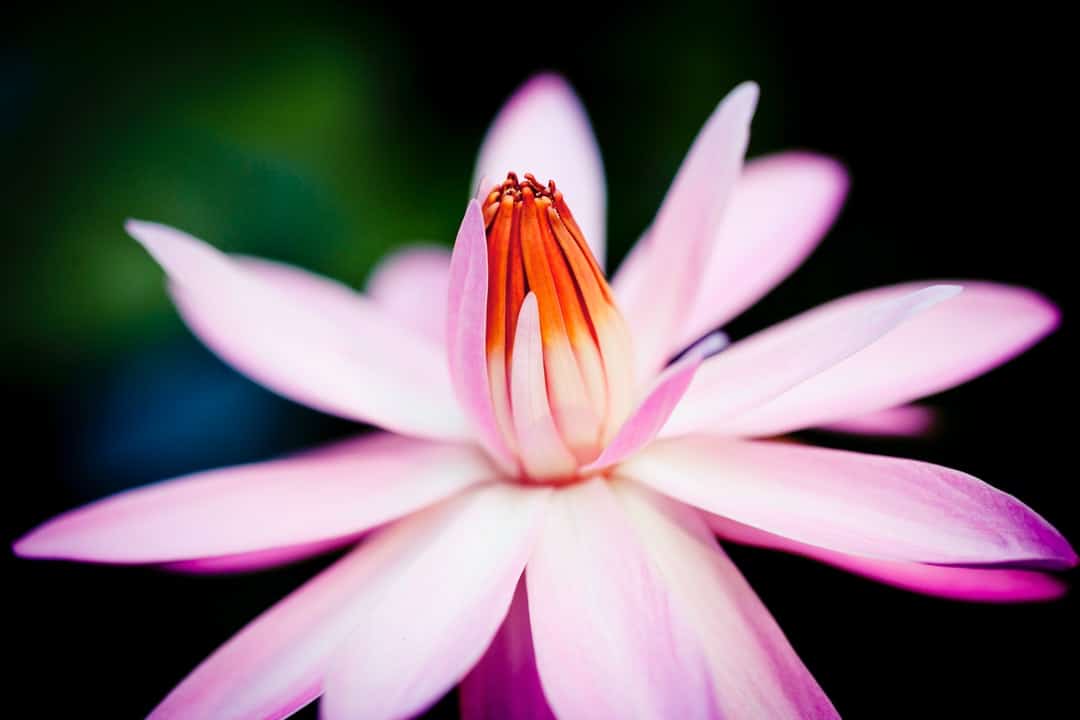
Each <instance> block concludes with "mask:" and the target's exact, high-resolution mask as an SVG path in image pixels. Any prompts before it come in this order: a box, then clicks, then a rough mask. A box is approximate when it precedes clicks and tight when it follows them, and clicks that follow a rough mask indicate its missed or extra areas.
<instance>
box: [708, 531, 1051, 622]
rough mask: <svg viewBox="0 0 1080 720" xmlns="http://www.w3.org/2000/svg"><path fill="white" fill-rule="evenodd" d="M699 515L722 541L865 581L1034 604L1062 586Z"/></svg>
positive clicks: (1047, 579)
mask: <svg viewBox="0 0 1080 720" xmlns="http://www.w3.org/2000/svg"><path fill="white" fill-rule="evenodd" d="M705 515H706V520H707V522H708V523H709V527H710V528H712V530H713V532H715V533H716V534H717V535H719V536H720V537H721V538H722V539H724V540H729V541H731V542H736V543H739V544H741V545H753V546H755V547H763V548H768V549H770V550H780V551H782V552H788V553H794V554H795V555H802V556H803V557H807V558H810V559H812V560H817V561H818V562H823V563H825V564H827V565H832V566H833V567H836V568H839V569H841V570H845V571H847V572H850V573H854V574H855V575H861V576H862V577H865V578H868V579H870V580H876V581H877V582H880V583H884V584H886V585H892V586H893V587H897V588H901V589H903V590H910V591H911V592H917V593H922V594H924V595H934V596H937V597H943V598H949V599H951V600H967V601H970V602H989V603H1007V602H1034V601H1040V600H1053V599H1055V598H1059V597H1061V596H1062V595H1064V594H1065V591H1066V590H1067V589H1068V586H1067V585H1066V584H1065V582H1064V581H1062V580H1059V579H1058V578H1056V577H1053V576H1052V575H1047V574H1045V573H1041V572H1034V571H1032V570H1011V569H1005V568H979V567H952V566H949V565H926V564H923V563H914V562H898V561H896V560H879V559H877V558H870V557H865V556H860V555H848V554H846V553H840V552H836V551H835V550H826V549H825V548H822V547H817V546H814V545H807V544H806V543H800V542H796V541H794V540H789V539H788V538H785V537H781V536H779V535H773V534H772V533H767V532H765V531H764V530H758V529H757V528H754V527H750V526H749V525H743V524H742V523H737V522H735V521H734V520H730V519H728V518H723V517H720V516H718V515H712V514H709V513H706V514H705Z"/></svg>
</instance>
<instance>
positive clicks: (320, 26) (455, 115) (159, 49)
mask: <svg viewBox="0 0 1080 720" xmlns="http://www.w3.org/2000/svg"><path fill="white" fill-rule="evenodd" d="M82 12H83V14H79V11H74V10H72V11H68V14H66V15H64V16H63V17H62V18H57V17H52V16H49V17H41V18H38V19H37V20H36V21H31V22H27V24H26V28H25V34H24V36H23V37H21V38H20V39H19V42H17V43H16V44H15V45H14V50H13V51H12V52H10V53H8V54H7V55H6V56H5V61H4V70H3V72H4V75H3V79H4V83H3V85H4V87H5V90H6V96H7V97H10V98H11V102H10V103H5V107H7V108H8V109H7V111H6V112H5V118H4V120H5V124H6V125H7V126H8V127H7V128H6V129H5V132H4V133H3V138H2V140H0V143H2V149H3V151H4V154H5V156H6V157H8V158H12V159H13V161H14V167H15V168H17V172H14V173H11V174H9V175H8V177H7V179H6V180H5V182H6V183H8V184H9V187H6V188H4V193H3V195H4V197H5V200H6V201H7V202H9V203H10V204H11V211H9V213H7V215H8V229H9V233H10V234H9V236H8V238H7V240H6V244H7V247H6V248H5V249H6V250H7V256H6V262H4V263H3V270H2V272H3V277H2V278H0V282H2V284H3V287H4V288H5V291H6V293H7V294H9V295H10V297H11V302H10V304H9V307H13V308H14V311H13V312H10V313H9V314H7V316H6V318H5V324H6V325H9V327H5V328H4V333H3V335H4V338H5V341H6V342H8V343H12V344H13V346H14V348H15V349H16V352H14V353H10V352H8V353H4V358H5V362H6V363H8V364H9V367H8V368H7V370H8V372H14V373H17V374H19V375H26V376H29V377H38V378H48V377H54V378H55V377H58V376H57V373H67V372H70V371H72V370H73V369H77V368H85V367H88V366H101V365H102V364H104V363H108V362H110V361H112V360H113V359H115V358H116V357H118V356H122V355H123V354H124V353H125V352H130V351H131V350H132V349H133V348H134V347H138V346H145V345H148V344H151V343H158V342H164V341H165V340H167V339H168V338H169V337H171V336H174V335H176V334H178V333H181V332H182V330H181V327H180V323H179V321H178V320H177V319H176V318H175V315H174V313H173V312H172V311H171V310H170V308H169V306H168V300H167V297H166V294H165V293H164V292H163V290H162V276H161V272H160V270H159V269H158V268H157V267H156V266H155V265H154V263H153V262H152V261H150V259H149V258H148V257H147V256H146V254H145V252H144V251H143V250H142V249H141V248H140V247H139V246H138V245H137V244H136V243H135V242H133V241H132V240H131V239H130V238H128V237H127V235H126V234H125V233H124V232H123V222H124V220H125V219H126V218H129V217H135V218H140V219H149V220H155V221H160V222H164V223H167V224H170V225H173V226H176V227H178V228H181V229H183V230H186V231H188V232H190V233H192V234H193V235H196V236H197V237H200V238H202V239H205V240H207V241H208V242H210V243H212V244H214V245H215V246H217V247H219V248H222V249H224V250H227V251H230V252H240V253H249V254H257V255H262V256H266V257H272V258H275V259H279V260H284V261H287V262H291V263H295V264H297V265H300V266H303V267H306V268H309V269H312V270H314V271H316V272H321V273H325V274H329V275H332V276H334V277H337V278H339V279H342V280H344V281H346V282H348V283H350V284H352V285H360V284H362V282H363V279H364V277H365V275H366V274H367V273H368V272H369V270H370V268H371V267H372V265H373V263H374V262H375V261H376V260H377V259H378V258H379V257H380V256H382V255H384V254H385V253H386V252H387V251H388V250H390V249H391V248H393V247H394V246H396V245H400V244H402V243H406V242H416V241H431V242H438V243H443V244H449V242H450V240H451V239H452V233H453V232H454V229H455V228H456V226H457V223H458V222H459V220H460V213H461V209H462V204H463V200H464V198H465V197H466V192H467V190H468V188H467V183H468V181H469V177H470V175H471V170H472V161H473V156H474V154H475V151H476V148H477V146H478V144H479V142H480V139H481V137H482V134H483V131H484V129H485V126H486V123H487V122H488V121H489V120H490V118H491V117H492V115H493V114H494V112H495V110H496V109H497V108H498V106H499V104H500V103H501V102H502V101H503V100H504V99H505V96H506V95H507V94H508V93H509V92H511V91H512V89H513V87H514V86H515V85H516V84H518V83H519V82H521V81H522V80H524V79H525V78H526V77H527V76H528V75H529V74H530V73H531V72H534V71H535V70H539V69H544V68H547V67H553V68H555V69H557V70H563V71H565V72H566V73H567V74H568V75H569V77H570V79H571V81H572V82H573V83H574V84H576V85H577V86H578V88H579V90H580V91H581V94H582V96H583V99H584V101H585V103H586V106H587V107H588V108H589V110H590V113H591V114H592V117H593V120H594V123H595V125H596V128H597V133H598V135H599V136H600V139H601V143H602V146H603V149H604V152H605V162H606V163H607V166H608V169H609V173H610V175H611V177H612V178H614V179H613V180H612V185H613V187H612V195H613V197H612V202H611V210H612V211H614V212H611V213H610V214H611V221H610V227H611V231H612V233H613V235H614V236H615V237H616V238H618V239H621V242H620V241H619V240H615V241H614V242H613V243H612V245H613V256H614V257H615V258H618V257H620V256H621V255H622V254H623V253H624V252H625V250H626V248H627V246H628V245H629V243H630V242H631V241H632V239H633V238H634V237H636V234H637V233H638V232H640V230H641V229H642V228H643V227H645V225H647V223H648V222H649V220H650V219H651V216H652V213H653V212H655V209H656V207H657V204H658V203H659V200H660V198H661V197H662V195H663V192H664V190H665V189H666V187H667V183H668V182H669V181H670V178H671V176H672V174H673V173H674V171H675V169H676V168H677V166H678V162H679V160H681V157H682V155H683V153H685V151H686V148H687V147H688V145H689V142H690V140H691V139H692V138H693V135H694V133H696V131H697V129H698V128H699V127H700V125H701V123H702V122H703V121H704V119H705V117H707V115H708V113H709V111H710V110H711V109H712V107H713V106H714V105H715V103H716V102H717V101H718V100H719V98H720V97H721V96H722V94H723V93H724V92H726V90H727V89H729V88H730V87H732V86H733V85H734V84H735V83H736V82H738V81H739V80H742V79H745V77H746V76H747V70H746V67H745V66H746V64H745V62H744V63H742V65H739V66H737V65H736V64H735V63H734V58H737V57H740V56H742V57H745V56H746V55H747V54H749V53H751V51H753V53H754V57H758V58H765V60H764V61H763V62H762V63H761V68H762V72H758V73H756V74H755V77H757V78H758V79H759V80H763V79H764V80H772V78H767V77H766V78H762V77H761V75H762V73H764V74H765V75H768V74H769V72H770V71H769V63H768V60H767V58H768V57H769V56H770V53H769V52H768V49H767V46H765V45H764V44H763V43H762V41H761V38H760V37H756V36H755V33H754V32H753V31H752V30H753V28H755V27H756V25H755V24H754V23H752V22H748V20H749V19H748V18H746V17H742V16H741V15H742V14H743V13H744V12H745V11H742V10H740V9H739V7H738V6H736V7H735V8H734V9H731V8H729V9H725V10H724V11H723V13H722V14H721V15H720V16H718V17H715V18H705V19H704V20H703V19H702V18H691V17H687V16H685V14H680V13H679V12H677V11H673V12H670V13H667V14H665V15H664V16H662V17H653V16H652V15H649V14H644V13H641V14H637V15H635V14H627V15H624V16H621V17H619V18H610V23H611V25H610V26H609V27H608V32H606V33H604V35H603V36H597V37H595V42H592V43H589V40H590V38H591V36H590V30H589V28H590V24H589V23H584V24H582V25H581V26H580V27H576V28H572V29H570V30H569V31H568V32H570V33H578V35H579V36H580V41H578V36H571V37H569V38H564V41H565V43H566V44H567V45H571V46H574V47H578V48H580V50H581V53H580V54H570V55H564V54H560V53H552V54H550V55H545V54H544V53H542V52H538V53H536V54H535V57H533V56H531V55H529V54H527V53H523V55H524V56H525V57H528V58H531V59H523V60H522V61H520V62H518V63H509V64H501V63H500V64H498V66H497V67H496V68H494V69H493V74H490V73H488V72H487V71H486V68H484V67H483V59H484V57H485V54H486V53H487V52H488V50H487V49H485V48H484V47H483V46H482V45H481V46H477V47H472V48H471V49H469V48H464V49H463V52H462V53H459V54H455V55H454V56H452V57H450V56H447V55H446V53H445V47H446V45H445V43H444V44H443V45H442V46H439V45H437V44H436V43H434V42H433V40H432V39H429V38H427V37H425V35H424V34H423V33H418V34H415V35H413V34H408V35H402V34H401V32H400V26H399V25H398V24H395V23H394V22H390V21H387V19H386V18H385V17H384V16H382V15H380V13H379V12H378V11H375V10H370V11H369V10H358V9H348V8H342V7H336V6H327V7H324V8H322V9H320V10H317V11H314V12H313V11H311V10H310V9H305V10H304V11H303V12H301V11H300V10H299V9H298V8H297V7H289V6H258V7H253V8H252V9H251V10H250V11H245V10H242V9H234V10H233V11H231V12H229V13H215V12H212V11H209V12H208V11H206V10H205V9H204V10H198V9H194V8H189V9H187V10H186V11H185V10H177V11H175V12H174V11H169V12H165V11H163V10H161V9H160V8H138V9H132V10H128V11H125V12H123V13H120V12H116V13H109V14H104V13H102V12H101V11H94V10H86V11H82ZM106 20H107V22H106ZM211 20H212V21H211ZM88 28H90V29H92V30H93V31H92V32H87V29H88ZM748 29H749V31H748ZM432 32H434V33H438V32H439V27H438V22H436V23H434V25H433V30H432ZM679 33H681V36H682V37H681V41H680V44H679V45H678V47H677V48H674V47H667V48H663V47H657V46H650V45H648V44H647V43H648V41H649V39H650V38H653V37H657V36H665V35H671V36H674V35H675V34H679ZM433 37H434V38H437V37H438V36H437V35H435V36H433ZM525 39H526V38H523V40H525ZM426 52H433V53H436V54H438V55H440V57H434V58H427V57H426V56H425V53H426ZM601 58H602V59H604V65H599V64H598V63H597V62H596V60H597V59H601ZM736 67H738V68H739V69H738V70H736ZM613 68H615V69H617V72H615V73H612V72H611V69H613ZM444 71H445V72H444ZM489 78H493V80H492V81H488V82H480V81H482V80H485V79H489ZM767 86H769V84H768V83H767ZM771 87H772V88H776V89H775V90H771V92H772V93H773V95H772V97H773V98H777V99H778V98H781V97H783V94H782V92H780V91H779V83H778V82H775V81H774V82H772V83H771ZM765 97H766V99H765V101H764V102H765V103H770V102H772V101H770V100H769V97H770V95H769V94H767V95H766V96H765ZM628 107H629V108H630V111H629V112H627V110H626V109H625V108H628ZM762 117H763V118H768V117H769V114H763V116H762ZM774 117H776V116H774ZM774 127H776V123H775V122H771V121H769V120H767V119H763V121H762V122H761V123H758V124H757V126H756V133H758V136H760V134H761V133H763V132H764V133H768V132H769V131H770V130H771V129H772V128H774ZM756 137H757V136H756ZM12 364H13V365H14V366H13V367H12V366H11V365H12Z"/></svg>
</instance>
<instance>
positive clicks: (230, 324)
mask: <svg viewBox="0 0 1080 720" xmlns="http://www.w3.org/2000/svg"><path fill="white" fill-rule="evenodd" d="M126 227H127V230H128V232H129V233H130V234H131V235H132V237H134V238H135V239H136V240H138V241H139V242H140V243H142V244H143V246H144V247H146V249H147V250H148V251H149V252H150V254H151V255H153V256H154V258H155V259H156V260H157V261H158V263H160V264H161V266H162V267H163V268H164V269H165V271H166V273H168V275H169V279H170V280H171V288H170V289H171V290H172V294H173V299H174V301H175V302H176V305H177V309H178V310H179V311H180V314H181V316H183V318H184V320H185V321H186V322H187V324H188V326H189V327H190V328H191V330H192V331H193V332H194V333H195V334H196V335H197V336H198V337H199V339H200V340H202V341H203V342H204V343H206V344H207V345H208V346H209V347H210V349H211V350H213V351H214V352H215V353H217V354H218V355H219V356H221V357H222V358H223V359H224V360H225V361H226V362H228V363H230V364H231V365H233V366H234V367H235V368H237V369H238V370H240V371H241V372H243V373H244V374H246V375H248V376H249V377H251V378H253V379H254V380H256V381H257V382H259V383H261V384H263V385H265V386H266V387H268V388H270V389H271V390H273V391H274V392H277V393H280V394H281V395H284V396H285V397H287V398H290V399H292V400H295V401H296V402H300V403H303V404H305V405H309V406H311V407H314V408H316V409H318V410H322V411H324V412H328V413H331V414H334V415H339V416H341V417H345V418H348V419H351V420H358V421H361V422H371V423H374V424H376V425H380V426H382V427H385V428H387V429H391V430H394V431H397V432H401V433H404V434H406V435H420V436H425V437H440V438H455V439H464V438H467V437H469V429H468V423H467V421H466V420H465V418H464V417H463V416H462V414H461V412H460V410H459V409H458V406H457V402H456V401H455V399H454V396H453V393H452V392H451V389H450V384H449V382H448V376H447V372H446V366H445V363H443V362H442V360H441V358H440V357H439V354H438V352H436V351H433V350H432V347H431V345H430V344H429V343H427V342H425V341H423V340H422V339H420V338H417V337H415V336H414V335H412V334H411V333H406V332H403V331H402V329H401V328H400V326H399V325H398V324H397V323H396V322H394V321H392V319H390V318H387V317H386V316H385V315H384V314H383V313H381V312H379V311H378V310H377V309H376V308H375V307H374V306H372V304H371V302H370V301H369V300H366V299H365V298H363V297H361V296H359V295H357V294H355V293H352V292H351V291H349V290H348V289H347V288H345V287H344V286H342V285H340V284H338V283H333V282H331V281H323V280H321V279H319V278H315V277H312V276H308V277H306V278H302V279H298V278H299V277H300V275H301V274H304V275H306V274H305V273H302V271H299V270H295V269H292V268H288V267H287V266H283V265H280V264H265V265H263V266H262V268H263V270H264V271H263V272H259V271H252V270H251V269H250V266H251V261H250V260H246V261H244V260H241V261H239V262H238V261H235V260H232V259H230V258H229V257H227V256H225V255H223V254H222V253H220V252H218V251H217V250H215V249H214V248H212V247H210V246H209V245H206V244H204V243H202V242H200V241H198V240H196V239H195V238H193V237H191V236H189V235H186V234H184V233H182V232H179V231H177V230H174V229H172V228H169V227H166V226H164V225H157V224H153V223H145V222H138V221H134V220H132V221H129V222H128V223H127V226H126ZM268 267H275V269H276V270H277V272H267V271H266V269H267V268H268ZM298 288H302V289H303V291H302V292H296V290H297V289H298Z"/></svg>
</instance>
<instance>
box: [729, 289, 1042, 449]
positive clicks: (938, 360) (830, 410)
mask: <svg viewBox="0 0 1080 720" xmlns="http://www.w3.org/2000/svg"><path fill="white" fill-rule="evenodd" d="M960 284H962V285H963V287H964V292H963V293H962V294H961V295H959V296H958V297H956V298H954V299H952V300H950V301H949V302H947V303H942V304H941V305H939V306H937V307H936V308H934V309H933V310H932V311H930V312H926V313H923V314H922V315H920V316H919V317H918V318H917V319H915V320H912V321H911V322H908V323H905V324H904V325H902V326H900V327H898V328H897V329H896V330H894V331H893V332H890V333H889V334H888V335H886V336H884V337H883V338H881V340H879V341H877V342H876V343H874V344H873V345H870V346H869V347H867V348H866V349H865V350H863V351H862V352H859V353H857V354H855V355H853V356H852V357H850V358H848V359H847V360H846V361H844V362H842V363H839V364H837V365H836V366H835V367H833V368H831V369H830V370H829V371H828V372H823V373H821V374H820V375H818V376H817V377H814V378H813V379H811V380H810V381H808V382H805V383H803V384H801V385H799V386H798V387H796V388H794V389H792V390H791V391H790V392H787V393H785V394H784V395H782V396H780V397H778V398H776V399H775V400H773V401H772V402H770V403H768V404H767V405H764V406H762V407H760V408H757V409H754V410H753V411H751V412H748V413H747V414H746V415H745V416H740V417H738V418H734V419H732V421H731V423H730V424H727V423H725V424H724V426H723V427H715V428H713V429H714V430H716V431H718V432H725V433H733V434H738V435H753V436H766V435H778V434H782V433H787V432H791V431H793V430H798V429H801V428H805V427H810V426H813V425H822V424H826V423H829V422H832V421H835V420H840V419H843V418H847V417H854V416H857V415H862V414H864V413H868V412H873V411H875V410H883V409H885V408H889V407H893V406H895V405H901V404H904V403H908V402H911V401H912V400H917V399H918V398H920V397H924V396H926V395H932V394H934V393H936V392H941V391H942V390H947V389H949V388H951V387H953V386H955V385H959V384H961V383H964V382H967V381H968V380H970V379H972V378H974V377H977V376H979V375H981V374H983V373H984V372H987V371H988V370H990V369H992V368H994V367H997V366H998V365H1000V364H1001V363H1003V362H1006V361H1007V360H1011V359H1012V358H1013V357H1015V356H1016V355H1019V354H1020V353H1022V352H1023V351H1024V350H1026V349H1028V348H1029V347H1031V346H1032V345H1034V344H1035V343H1036V342H1038V341H1039V340H1041V339H1042V338H1043V337H1045V336H1046V335H1047V334H1048V333H1050V332H1051V331H1053V330H1054V329H1055V328H1056V327H1057V325H1058V322H1059V319H1060V314H1059V312H1058V310H1057V308H1056V307H1054V305H1053V304H1052V303H1050V302H1049V301H1048V300H1047V299H1046V298H1045V297H1043V296H1042V295H1040V294H1038V293H1036V292H1033V291H1031V290H1027V289H1025V288H1019V287H1013V286H1009V285H997V284H994V283H984V282H962V283H960ZM916 287H918V284H915V283H908V284H904V285H894V286H891V287H886V288H878V289H876V290H868V291H865V292H861V293H856V294H855V295H849V296H847V297H845V298H841V299H840V300H836V301H834V302H831V303H829V304H827V305H824V306H822V307H820V308H817V309H815V310H812V311H811V313H809V315H812V316H814V317H818V318H824V317H827V316H829V315H838V314H841V313H847V312H850V311H851V309H852V308H855V307H858V306H860V305H867V304H869V303H877V302H881V301H882V300H887V299H888V298H895V297H898V296H901V295H903V294H905V293H909V292H911V291H912V290H913V289H915V288H916Z"/></svg>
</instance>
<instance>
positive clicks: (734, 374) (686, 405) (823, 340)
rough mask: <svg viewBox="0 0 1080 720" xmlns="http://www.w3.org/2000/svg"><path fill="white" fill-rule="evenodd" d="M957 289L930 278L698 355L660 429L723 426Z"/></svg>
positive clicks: (804, 316) (689, 430) (697, 429)
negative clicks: (699, 361) (678, 399)
mask: <svg viewBox="0 0 1080 720" xmlns="http://www.w3.org/2000/svg"><path fill="white" fill-rule="evenodd" d="M959 292H960V288H958V287H957V286H955V285H935V286H932V287H925V288H922V289H913V290H912V292H910V293H907V294H904V295H900V296H894V297H887V298H882V299H880V300H879V301H878V302H876V303H873V304H867V305H861V304H860V305H854V306H849V307H847V308H846V309H845V311H844V312H837V313H830V314H825V315H819V314H816V313H814V312H812V311H811V312H809V313H803V314H802V315H798V316H796V317H794V318H792V319H790V320H787V321H785V322H782V323H780V324H778V325H774V326H773V327H771V328H768V329H766V330H763V331H762V332H759V333H757V334H755V335H752V336H750V337H748V338H746V339H745V340H742V341H740V342H737V343H735V344H734V345H732V346H731V347H729V348H728V349H726V350H725V351H724V352H722V353H720V354H719V355H716V356H715V357H712V358H710V359H709V360H707V361H706V362H704V363H703V364H702V366H701V368H699V370H698V372H697V374H696V375H695V376H694V381H693V382H692V383H691V385H690V388H689V389H688V390H687V391H686V394H685V395H684V396H683V399H682V401H681V402H680V403H679V405H678V407H676V409H675V411H674V412H673V413H672V415H671V419H670V420H669V421H668V423H667V425H665V426H664V428H663V432H662V434H663V435H664V436H669V437H670V436H673V435H678V434H683V433H692V432H710V433H711V432H717V433H720V432H724V431H725V430H726V429H727V428H728V426H729V425H732V424H733V423H735V422H737V421H738V419H739V418H740V417H742V414H743V413H748V412H751V411H752V409H753V408H755V407H757V406H759V405H763V404H766V403H768V402H769V401H771V400H773V399H774V398H777V397H778V396H780V395H781V394H783V393H785V392H791V391H792V390H791V389H792V388H797V387H798V386H799V384H800V383H805V382H809V381H810V380H811V379H812V378H814V377H815V376H817V375H818V374H820V373H823V372H827V371H828V369H829V368H831V367H834V366H836V365H837V364H838V363H841V362H842V361H843V360H844V359H845V358H848V357H851V356H852V355H854V354H856V353H858V352H859V351H861V350H863V349H864V348H867V347H868V346H869V345H871V344H872V343H873V342H875V341H876V340H878V339H879V338H882V337H884V336H885V335H886V334H887V333H888V332H890V331H891V330H893V329H894V328H897V327H901V326H902V325H903V323H905V322H908V321H910V319H911V318H914V317H918V315H919V314H920V313H923V312H926V311H928V310H929V309H930V308H933V307H935V306H936V305H938V304H939V303H941V302H943V301H946V300H948V299H949V298H952V297H954V296H955V295H956V294H957V293H959Z"/></svg>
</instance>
